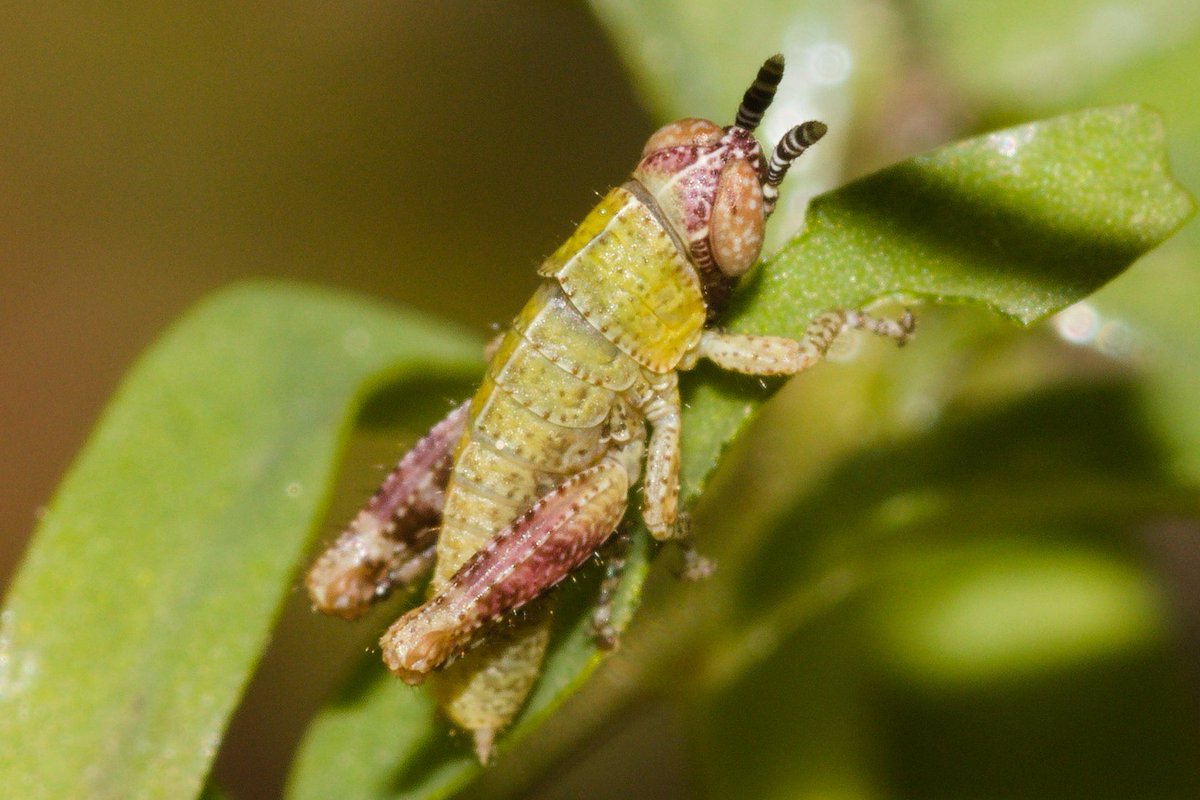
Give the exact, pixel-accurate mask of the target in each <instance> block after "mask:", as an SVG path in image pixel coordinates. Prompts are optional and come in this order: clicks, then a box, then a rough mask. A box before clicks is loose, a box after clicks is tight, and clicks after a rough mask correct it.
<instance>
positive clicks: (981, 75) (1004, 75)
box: [911, 0, 1200, 109]
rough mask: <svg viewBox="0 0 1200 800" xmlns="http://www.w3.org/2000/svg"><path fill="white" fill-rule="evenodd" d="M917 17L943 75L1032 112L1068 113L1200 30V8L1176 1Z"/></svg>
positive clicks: (956, 10)
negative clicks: (1071, 104)
mask: <svg viewBox="0 0 1200 800" xmlns="http://www.w3.org/2000/svg"><path fill="white" fill-rule="evenodd" d="M911 10H912V13H913V14H914V15H915V16H916V18H917V22H918V24H919V25H920V26H921V28H922V30H923V33H924V34H925V35H926V37H927V42H928V46H929V47H930V48H931V49H932V50H933V51H935V52H936V53H938V54H939V55H940V56H941V58H942V59H943V66H944V70H943V71H942V74H944V75H946V76H947V78H948V79H950V80H953V81H961V82H962V84H963V85H964V87H965V88H967V89H968V90H969V91H971V92H972V93H974V94H975V95H976V96H977V97H978V98H980V100H982V101H984V102H990V103H998V104H1014V105H1017V106H1019V107H1025V108H1028V107H1030V105H1031V104H1032V105H1033V106H1034V107H1037V108H1042V109H1045V108H1047V107H1049V106H1050V105H1051V104H1059V107H1061V104H1062V103H1063V102H1064V101H1066V100H1069V99H1072V98H1074V97H1075V96H1076V95H1077V94H1078V93H1079V92H1080V90H1082V89H1084V88H1087V87H1091V86H1095V85H1096V84H1098V83H1100V82H1102V81H1103V80H1105V79H1106V78H1109V77H1111V76H1112V75H1113V74H1116V73H1119V72H1120V71H1121V70H1122V69H1124V68H1126V67H1128V66H1129V65H1130V64H1133V63H1136V62H1137V61H1138V60H1140V59H1143V58H1147V57H1153V56H1154V55H1155V54H1156V53H1158V52H1160V51H1163V50H1168V49H1170V48H1172V47H1175V46H1178V45H1179V44H1180V43H1181V42H1183V41H1185V40H1186V39H1187V38H1188V37H1189V36H1191V35H1193V34H1194V33H1195V32H1196V31H1197V30H1200V6H1197V5H1196V4H1195V3H1179V2H1175V0H1146V2H1142V3H1136V4H1134V3H1094V2H1090V0H1058V1H1057V2H1054V3H1039V2H1036V0H1020V1H1019V2H1007V3H987V4H984V5H978V4H966V3H955V2H954V1H953V0H918V2H916V3H913V4H912V5H911ZM1123 99H1125V100H1130V99H1137V100H1145V99H1146V98H1145V97H1143V96H1142V95H1140V94H1138V95H1134V96H1131V97H1126V98H1123ZM1093 102H1094V101H1093Z"/></svg>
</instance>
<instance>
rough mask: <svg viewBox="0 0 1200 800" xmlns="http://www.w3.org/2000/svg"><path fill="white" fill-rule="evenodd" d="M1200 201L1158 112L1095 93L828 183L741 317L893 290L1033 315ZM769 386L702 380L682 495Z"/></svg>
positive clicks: (862, 299) (759, 325)
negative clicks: (1085, 104)
mask: <svg viewBox="0 0 1200 800" xmlns="http://www.w3.org/2000/svg"><path fill="white" fill-rule="evenodd" d="M1192 212H1193V203H1192V200H1191V198H1190V197H1189V196H1188V194H1187V193H1186V192H1184V191H1183V190H1182V189H1181V188H1180V187H1179V186H1178V184H1176V183H1175V182H1174V181H1173V180H1172V179H1171V177H1170V175H1169V174H1168V172H1167V167H1166V158H1165V154H1164V151H1163V134H1162V129H1161V125H1160V124H1159V121H1158V118H1157V116H1156V115H1155V114H1154V113H1153V112H1150V111H1147V110H1145V109H1142V108H1138V107H1132V106H1126V107H1119V108H1107V109H1095V110H1090V111H1082V112H1078V113H1075V114H1068V115H1065V116H1061V117H1056V118H1054V119H1050V120H1045V121H1043V122H1035V123H1030V124H1028V125H1022V126H1020V127H1017V128H1010V129H1007V130H1003V131H997V132H995V133H990V134H987V135H985V136H981V137H978V138H975V139H969V140H967V141H964V142H960V143H958V144H954V145H950V146H947V147H943V148H940V149H938V150H934V151H932V152H930V153H927V154H925V155H922V156H918V157H916V158H914V159H911V160H909V161H905V162H903V163H901V164H898V165H896V166H895V167H891V168H889V169H886V170H882V171H881V172H878V173H875V174H874V175H870V176H868V177H866V178H863V179H862V180H859V181H855V182H854V183H851V184H849V185H847V186H845V187H844V188H842V189H839V190H837V191H835V192H832V193H830V194H828V195H825V196H823V197H821V198H818V199H817V200H816V201H814V203H813V205H812V208H811V212H810V218H809V222H808V224H807V226H806V228H805V230H804V232H803V233H802V234H800V235H799V236H798V237H797V238H796V239H794V240H793V241H792V242H791V243H789V244H788V245H787V246H786V247H785V248H784V249H783V250H782V251H781V252H780V253H779V254H778V255H777V256H776V257H774V258H773V259H771V260H770V261H769V262H767V263H766V264H765V265H764V267H763V269H762V270H761V272H760V273H759V274H758V275H756V276H755V277H756V280H754V281H753V282H752V284H751V285H750V286H749V287H748V290H747V291H745V292H743V293H742V294H741V295H740V296H739V298H737V300H736V301H735V307H734V309H733V311H732V314H731V317H730V324H729V327H730V328H731V329H733V330H736V331H747V332H757V333H772V334H779V335H786V336H800V335H802V334H803V331H804V327H805V325H806V324H807V322H808V320H810V319H812V318H813V317H814V316H815V315H817V314H818V313H820V312H821V311H823V310H825V309H829V308H853V307H858V306H861V305H863V304H864V303H867V302H868V301H870V300H872V299H874V298H877V297H881V296H887V295H892V294H903V295H912V296H918V297H928V298H932V299H938V300H949V301H970V302H974V303H980V304H983V305H985V306H986V307H988V308H990V309H991V310H993V311H995V312H997V313H999V314H1002V315H1004V316H1007V317H1011V318H1013V319H1015V320H1017V321H1019V322H1021V323H1025V324H1028V323H1031V322H1034V321H1036V320H1038V319H1041V318H1043V317H1045V316H1047V315H1048V314H1051V313H1053V312H1055V311H1058V310H1059V309H1061V308H1063V307H1065V306H1067V305H1069V304H1071V303H1073V302H1075V301H1077V300H1080V299H1082V298H1083V297H1086V296H1087V295H1088V294H1090V293H1091V292H1093V291H1095V290H1096V289H1097V288H1099V287H1100V286H1102V285H1104V284H1105V283H1107V282H1108V281H1109V280H1111V279H1112V278H1113V277H1115V276H1116V275H1118V274H1119V273H1120V272H1121V271H1122V270H1124V269H1125V268H1126V267H1128V266H1129V265H1130V264H1131V263H1132V262H1133V261H1134V260H1135V259H1137V258H1138V257H1139V256H1140V255H1142V254H1143V253H1145V252H1146V251H1148V250H1150V249H1151V248H1153V247H1154V246H1155V245H1157V244H1158V243H1159V242H1161V241H1163V240H1164V239H1166V238H1167V237H1168V236H1170V235H1171V234H1172V233H1173V232H1174V231H1175V230H1176V229H1178V228H1179V227H1180V226H1181V225H1182V224H1183V223H1184V222H1185V221H1186V220H1187V219H1188V218H1189V217H1190V216H1191V214H1192ZM761 397H762V393H761V392H755V391H754V390H753V385H752V382H748V381H744V380H738V379H736V378H729V377H722V379H721V380H713V381H710V382H708V383H706V384H703V385H699V386H695V385H693V391H692V393H691V395H690V398H689V408H688V409H687V411H686V413H685V416H684V429H685V430H686V431H688V435H687V437H685V439H684V450H683V467H682V472H683V481H684V482H683V489H684V494H685V496H689V497H694V496H696V495H698V494H699V489H700V486H701V483H702V482H703V480H704V478H705V477H706V476H707V475H708V474H709V472H710V471H711V470H712V467H713V465H714V464H715V463H716V458H715V455H716V454H717V453H719V452H720V450H721V448H722V447H723V446H724V444H725V443H726V442H728V441H729V440H730V439H731V438H732V437H733V435H734V434H735V433H736V431H737V430H739V429H740V428H741V426H742V425H744V424H745V421H746V420H747V419H748V418H749V416H750V414H751V413H752V412H753V410H754V409H755V408H756V406H757V400H758V399H759V398H761Z"/></svg>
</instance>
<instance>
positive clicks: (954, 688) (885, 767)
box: [668, 351, 1200, 798]
mask: <svg viewBox="0 0 1200 800" xmlns="http://www.w3.org/2000/svg"><path fill="white" fill-rule="evenodd" d="M1024 355H1025V356H1026V357H1028V355H1029V353H1028V352H1027V351H1026V352H1025V353H1024ZM1136 406H1137V401H1136V388H1135V386H1133V385H1132V384H1128V383H1124V382H1122V383H1117V384H1111V385H1106V384H1100V385H1093V384H1080V383H1073V384H1071V385H1068V386H1064V387H1061V388H1058V389H1055V390H1045V389H1043V390H1040V391H1036V392H1035V393H1033V394H1031V395H1029V396H1025V397H1021V398H1019V399H1017V400H1015V401H1010V402H1008V403H1004V404H1000V405H999V406H998V407H997V406H994V405H988V406H984V407H983V408H980V407H978V406H971V407H967V408H958V409H953V408H952V409H951V411H950V412H948V414H947V416H946V417H945V418H943V419H942V420H941V421H940V424H939V425H938V426H936V427H934V428H932V429H930V430H929V431H927V432H924V433H922V434H920V435H915V436H908V437H903V438H897V439H893V440H892V441H890V442H888V443H887V444H886V445H880V444H877V445H876V446H875V447H871V448H864V449H863V450H862V452H860V453H857V454H855V455H854V456H852V457H851V458H848V459H846V460H844V461H843V462H842V463H840V464H838V465H837V466H836V468H835V469H833V470H832V471H831V472H830V473H829V474H827V475H826V476H825V477H824V479H823V480H821V481H820V482H818V483H817V484H816V485H812V486H810V487H808V489H809V490H808V491H807V492H806V493H805V494H804V495H803V496H802V497H801V498H799V500H798V502H796V503H795V504H794V505H793V506H792V507H791V508H790V509H788V510H787V512H786V513H785V514H784V515H782V517H781V518H780V519H778V520H777V521H776V524H775V525H774V526H773V527H772V530H771V531H770V533H769V535H768V536H767V537H765V538H764V539H763V540H762V541H761V542H760V543H759V545H758V549H757V552H756V553H755V557H754V558H752V559H750V560H749V561H748V562H747V563H748V568H747V569H746V570H745V571H744V572H743V573H742V574H740V575H738V576H734V577H732V578H730V579H728V580H729V583H728V591H729V592H730V594H731V595H732V596H731V598H730V600H729V601H728V602H719V601H718V602H713V600H712V598H711V597H710V598H706V602H704V606H705V607H713V606H715V607H716V608H718V609H721V610H722V612H723V613H722V616H721V617H720V618H719V619H718V620H717V621H716V622H715V624H709V625H707V626H705V628H704V630H703V635H704V636H705V638H706V641H705V642H704V644H703V645H702V647H700V648H698V649H699V651H700V652H699V655H697V654H695V653H693V654H692V655H691V656H690V657H688V659H687V660H688V663H689V666H690V667H691V669H690V673H689V674H690V675H691V676H692V677H693V679H694V680H695V681H696V685H695V686H689V687H688V688H689V689H691V690H693V691H692V692H690V693H689V694H688V695H687V697H688V699H691V700H694V701H695V702H694V703H689V704H688V706H687V707H688V709H689V710H690V711H691V714H690V716H691V717H692V721H693V723H694V725H695V732H696V734H697V739H698V741H699V743H701V744H702V745H703V746H704V747H705V748H706V752H705V755H704V757H703V758H701V759H699V763H700V764H701V765H702V769H703V772H704V775H705V778H706V780H705V782H704V784H705V785H706V786H707V787H711V792H710V796H713V797H756V798H768V797H797V796H821V795H827V794H835V795H837V796H845V797H874V796H881V795H886V794H888V789H889V782H892V781H895V779H896V778H895V776H896V775H897V774H899V773H907V774H909V775H910V776H913V777H915V776H924V777H916V779H917V780H924V781H927V782H929V781H932V782H936V781H937V778H938V776H940V775H941V774H942V770H945V769H954V768H955V766H956V765H957V764H959V763H961V762H964V761H965V762H967V763H973V764H986V763H987V762H988V760H989V759H992V760H993V761H998V762H1002V763H1006V764H1008V763H1010V761H1008V760H1007V759H1010V758H1011V757H1012V756H1010V755H1009V754H1010V753H1014V752H1020V753H1021V756H1020V757H1021V758H1023V759H1025V760H1026V763H1032V762H1035V761H1037V760H1040V762H1041V763H1043V764H1049V765H1052V768H1051V769H1040V770H1032V769H1031V770H1028V771H1026V770H1020V769H1018V770H1005V771H1003V772H1004V773H1006V774H1007V773H1014V772H1015V773H1025V772H1029V773H1031V774H1032V775H1033V777H1032V781H1033V782H1034V783H1036V782H1037V781H1038V780H1039V779H1044V776H1054V775H1058V774H1060V772H1061V773H1065V774H1069V775H1072V776H1074V777H1073V778H1072V780H1069V781H1064V782H1063V785H1070V786H1074V785H1076V781H1081V780H1089V781H1090V780H1093V779H1092V778H1089V777H1088V776H1090V775H1094V774H1095V773H1096V772H1097V771H1101V772H1104V774H1105V775H1106V779H1105V780H1108V781H1121V782H1122V783H1121V785H1122V786H1123V787H1125V788H1126V791H1123V792H1113V793H1107V792H1106V793H1104V794H1103V796H1129V791H1128V784H1129V781H1128V779H1127V778H1126V777H1125V776H1124V773H1125V771H1126V770H1134V771H1136V772H1137V773H1138V774H1140V775H1145V774H1150V773H1152V772H1154V771H1155V770H1156V769H1157V770H1158V771H1159V781H1158V782H1157V783H1156V784H1155V786H1156V787H1163V786H1169V787H1172V790H1171V791H1158V792H1149V787H1147V792H1148V794H1152V795H1153V796H1189V795H1190V794H1192V793H1194V791H1195V787H1196V786H1197V785H1198V784H1197V782H1196V781H1197V778H1198V777H1200V776H1198V774H1197V771H1196V769H1195V768H1194V767H1193V766H1190V765H1189V758H1187V757H1183V758H1181V757H1179V756H1180V754H1181V753H1188V752H1190V749H1189V748H1190V747H1191V745H1192V743H1193V742H1194V741H1195V738H1196V736H1197V734H1198V733H1200V728H1198V727H1197V726H1196V725H1195V723H1194V722H1193V721H1192V720H1179V719H1178V715H1174V714H1172V712H1171V708H1172V705H1173V702H1174V701H1173V700H1172V699H1171V698H1172V692H1174V691H1177V690H1178V679H1176V680H1171V679H1167V680H1163V681H1158V680H1156V679H1151V680H1150V681H1142V680H1139V678H1141V677H1145V676H1144V673H1143V671H1141V670H1137V669H1136V668H1135V669H1133V670H1130V669H1125V670H1123V671H1122V674H1121V675H1119V676H1114V677H1113V678H1112V680H1114V681H1117V686H1119V688H1120V689H1121V691H1123V692H1125V693H1127V694H1128V695H1129V696H1130V700H1129V701H1128V705H1129V706H1137V707H1139V708H1142V707H1145V709H1147V710H1146V711H1145V712H1144V713H1143V712H1142V711H1139V712H1138V713H1137V714H1128V715H1124V714H1119V713H1112V712H1110V711H1107V710H1105V711H1102V712H1099V713H1097V712H1098V711H1099V709H1109V708H1110V706H1111V701H1110V700H1108V699H1107V698H1105V699H1098V698H1101V697H1104V696H1103V695H1095V696H1092V697H1088V696H1087V695H1086V693H1084V694H1080V693H1078V692H1072V693H1070V694H1067V695H1063V694H1062V693H1061V692H1060V691H1056V690H1053V689H1047V690H1046V696H1045V697H1039V698H1038V703H1037V704H1036V705H1033V706H1030V707H1028V709H1027V710H1025V711H1022V710H1020V709H1022V706H1021V705H1020V704H1019V703H1013V708H1011V709H1010V710H1009V712H1008V714H1007V716H1017V717H1018V718H1019V719H1020V720H1021V721H1022V722H1023V723H1024V725H1023V726H1022V727H1020V728H1019V729H1014V726H1013V725H1012V723H1011V721H1010V722H1009V724H1008V726H1007V727H1006V728H1005V729H1004V730H1003V733H1001V732H1000V730H999V726H997V727H989V726H992V725H993V724H994V723H995V722H996V720H995V719H994V718H992V717H991V716H990V715H986V714H975V715H972V716H970V717H966V718H964V717H963V716H961V715H960V716H958V717H954V718H952V720H953V724H956V725H958V726H959V728H962V729H965V730H971V729H972V723H973V726H974V727H975V728H978V729H981V730H983V731H986V733H980V734H979V735H978V741H977V742H976V743H975V745H974V747H973V748H971V749H970V752H969V754H967V755H962V756H959V755H956V756H955V758H953V759H947V758H946V756H945V750H944V749H943V750H934V749H933V748H930V750H931V752H922V747H923V746H925V747H928V746H929V745H928V743H929V742H930V741H932V742H934V743H940V742H942V741H943V740H944V739H945V737H944V736H943V735H942V734H941V730H940V728H939V727H938V726H931V729H930V730H928V731H926V730H923V729H921V728H920V727H919V726H917V727H915V728H914V729H913V730H911V731H907V732H904V733H897V731H896V727H897V726H898V725H903V721H902V716H903V715H902V714H901V713H897V708H896V706H897V705H903V704H908V705H909V706H912V707H915V708H917V709H921V710H922V711H924V712H925V713H928V707H929V706H933V707H934V708H936V707H937V706H938V704H939V703H940V704H946V705H952V706H953V705H959V706H962V705H965V706H970V703H964V701H963V700H962V697H963V695H964V694H965V695H967V696H969V697H972V698H975V697H979V698H980V700H981V701H982V702H991V703H998V702H1000V699H999V698H997V697H996V695H997V694H998V695H999V696H1000V698H1002V697H1005V696H1006V695H1010V694H1011V695H1016V696H1021V695H1022V694H1024V693H1025V692H1029V693H1030V694H1032V695H1035V696H1036V695H1037V694H1038V693H1039V691H1040V688H1041V687H1043V686H1050V687H1058V686H1059V685H1060V684H1064V683H1066V684H1072V683H1073V682H1075V681H1080V680H1084V681H1089V682H1090V681H1092V680H1093V679H1094V678H1095V676H1096V674H1097V669H1098V665H1103V664H1106V663H1111V662H1114V661H1117V662H1121V663H1129V664H1135V665H1140V664H1142V663H1144V662H1147V661H1148V662H1151V663H1152V664H1153V665H1154V666H1153V671H1154V672H1157V671H1158V670H1159V669H1160V666H1159V665H1160V664H1161V666H1162V668H1169V664H1170V658H1169V653H1168V651H1169V646H1166V645H1164V642H1165V641H1166V639H1167V637H1168V635H1169V634H1168V625H1167V624H1166V619H1167V615H1166V613H1165V609H1164V603H1163V599H1162V597H1161V595H1160V594H1159V592H1158V589H1157V587H1156V586H1155V585H1154V577H1153V576H1152V575H1151V574H1149V573H1148V572H1147V571H1146V570H1145V569H1144V567H1143V566H1142V565H1141V563H1140V562H1141V560H1142V557H1141V553H1140V552H1138V549H1137V548H1136V547H1135V546H1132V545H1131V543H1130V542H1129V539H1128V532H1129V530H1130V529H1133V528H1137V527H1141V526H1143V525H1144V524H1146V521H1147V520H1154V519H1159V518H1163V517H1167V518H1174V517H1181V518H1188V517H1192V516H1194V515H1195V514H1196V512H1197V510H1198V509H1200V496H1198V495H1197V493H1196V492H1195V491H1194V490H1187V489H1182V488H1176V487H1171V486H1170V484H1169V482H1168V481H1167V480H1165V478H1164V476H1163V475H1162V474H1161V466H1160V464H1161V461H1160V456H1159V454H1158V452H1157V447H1156V445H1155V443H1154V441H1153V437H1152V434H1151V432H1150V431H1149V430H1148V429H1147V428H1146V427H1145V426H1144V425H1143V424H1141V421H1140V419H1139V417H1138V415H1137V413H1136ZM1095 431H1104V435H1103V436H1096V435H1095ZM723 577H724V576H718V579H721V578H723ZM864 612H865V613H864ZM682 619H685V620H686V619H687V616H686V614H684V615H682ZM864 620H865V621H866V622H867V623H868V624H865V625H864V624H863V623H864ZM689 633H690V631H688V630H680V629H678V628H677V629H675V630H673V635H674V636H675V637H677V638H684V639H686V638H687V637H688V636H689ZM764 642H767V643H770V644H769V646H764V645H763V643H764ZM672 655H674V654H672ZM668 657H670V656H668ZM676 660H677V661H678V658H677V656H676ZM1100 671H1101V672H1104V671H1106V668H1104V667H1101V668H1100ZM881 678H883V680H881ZM1106 680H1107V679H1106ZM1106 680H1102V681H1099V683H1100V685H1101V686H1107V685H1108V684H1107V683H1106ZM881 683H883V684H884V685H885V687H886V688H888V692H887V693H884V692H881V690H880V684H881ZM893 684H895V685H893ZM901 685H902V686H903V687H904V688H905V689H906V690H907V691H901V689H900V686H901ZM1089 685H1090V683H1089ZM1014 687H1015V688H1014ZM910 695H911V696H910ZM1151 709H1152V710H1151ZM910 713H911V710H910ZM1089 714H1091V715H1093V716H1096V717H1099V719H1098V720H1097V722H1099V723H1100V724H1098V725H1092V726H1089V727H1088V729H1087V730H1086V731H1078V732H1077V733H1076V735H1077V736H1083V737H1086V740H1087V741H1088V743H1089V747H1072V748H1045V747H1035V748H1027V747H1025V740H1026V738H1027V737H1034V738H1037V737H1044V736H1045V735H1046V734H1045V733H1044V731H1046V730H1047V729H1048V728H1050V729H1053V728H1054V726H1060V725H1061V726H1063V727H1066V728H1068V729H1069V728H1070V727H1071V725H1070V722H1069V720H1071V719H1075V718H1077V716H1079V715H1089ZM1127 724H1134V725H1136V726H1138V733H1137V735H1136V736H1131V735H1130V733H1129V731H1128V730H1127V729H1126V727H1125V726H1126V725H1127ZM918 742H920V743H918ZM943 747H944V744H943ZM897 750H900V751H903V752H906V753H913V754H916V755H917V756H919V758H909V759H899V760H893V761H888V760H887V759H889V758H892V759H895V756H894V753H895V752H896V751H897ZM980 750H982V752H979V751H980ZM1037 751H1043V752H1041V753H1038V752H1037ZM1096 751H1106V752H1107V751H1116V752H1120V753H1121V754H1122V755H1121V758H1119V759H1114V760H1112V761H1111V762H1105V763H1104V764H1097V763H1096V762H1095V760H1094V752H1096ZM920 758H924V759H931V760H935V763H936V764H937V766H936V767H933V768H932V769H929V768H927V769H926V771H924V772H922V771H920V770H913V767H912V763H911V762H913V761H918V762H919V760H920ZM1056 770H1058V771H1056ZM960 771H962V770H960ZM964 772H969V771H964ZM914 773H915V775H914ZM996 778H1000V781H999V782H1000V784H1003V783H1004V779H1003V778H1002V777H1001V776H994V775H990V774H989V773H988V770H986V769H978V770H977V771H976V772H974V773H971V774H964V775H963V776H962V780H963V786H962V787H961V788H960V789H959V791H958V792H957V793H956V796H1034V795H1032V794H1030V793H1028V792H1013V791H1009V792H1005V791H1002V790H1000V789H999V787H996V788H994V789H993V790H992V791H988V790H987V789H986V788H983V787H987V786H989V784H988V781H989V780H993V779H996ZM910 779H912V778H911V777H910ZM1103 782H1104V781H1100V783H1103ZM890 788H891V789H892V790H893V793H894V790H895V788H896V787H895V785H894V783H892V784H890ZM934 794H935V795H936V792H934ZM1037 796H1058V795H1057V794H1055V793H1049V794H1048V795H1043V794H1038V795H1037Z"/></svg>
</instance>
